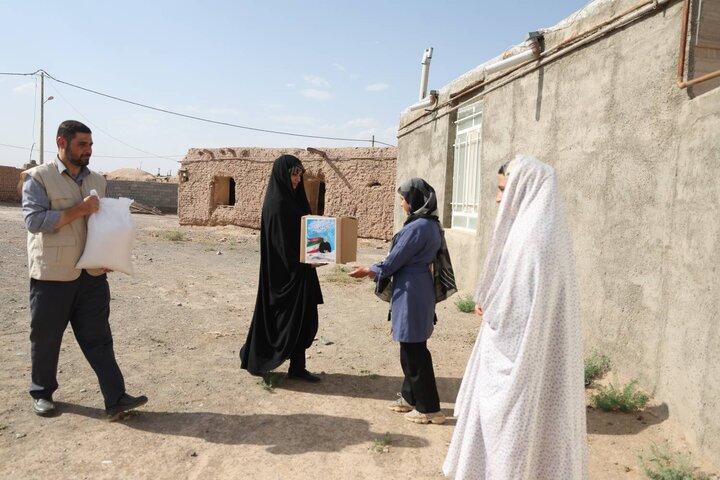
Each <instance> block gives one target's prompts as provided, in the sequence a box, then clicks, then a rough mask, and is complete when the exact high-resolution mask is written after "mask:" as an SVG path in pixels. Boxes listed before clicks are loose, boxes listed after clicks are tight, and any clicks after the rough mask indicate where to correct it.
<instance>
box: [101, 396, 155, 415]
mask: <svg viewBox="0 0 720 480" xmlns="http://www.w3.org/2000/svg"><path fill="white" fill-rule="evenodd" d="M147 401H148V399H147V397H146V396H145V395H140V396H139V397H133V396H131V395H128V394H127V393H123V394H122V397H120V400H118V402H117V403H116V404H115V405H112V406H110V407H107V408H106V409H105V413H107V414H108V416H109V417H114V416H116V415H119V414H121V413H125V412H128V411H130V410H132V409H134V408H137V407H140V406H142V405H145V404H146V403H147Z"/></svg>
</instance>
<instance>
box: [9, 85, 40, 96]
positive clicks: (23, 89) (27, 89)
mask: <svg viewBox="0 0 720 480" xmlns="http://www.w3.org/2000/svg"><path fill="white" fill-rule="evenodd" d="M13 92H15V93H17V94H20V95H27V94H29V93H34V92H35V82H30V83H23V84H22V85H18V86H17V87H15V88H13Z"/></svg>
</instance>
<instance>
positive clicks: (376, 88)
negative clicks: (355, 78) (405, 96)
mask: <svg viewBox="0 0 720 480" xmlns="http://www.w3.org/2000/svg"><path fill="white" fill-rule="evenodd" d="M388 88H390V86H389V85H388V84H387V83H372V84H370V85H367V86H366V87H365V91H367V92H382V91H383V90H387V89H388Z"/></svg>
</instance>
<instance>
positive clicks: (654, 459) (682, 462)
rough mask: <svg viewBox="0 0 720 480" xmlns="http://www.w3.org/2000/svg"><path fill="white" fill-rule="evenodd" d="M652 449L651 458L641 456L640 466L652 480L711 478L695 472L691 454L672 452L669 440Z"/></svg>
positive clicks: (703, 479) (652, 446)
mask: <svg viewBox="0 0 720 480" xmlns="http://www.w3.org/2000/svg"><path fill="white" fill-rule="evenodd" d="M650 451H651V453H652V456H651V457H650V458H647V459H645V458H643V457H642V456H641V457H640V466H641V467H642V470H643V472H644V473H645V476H646V477H647V478H649V479H651V480H709V477H708V476H707V475H705V474H703V473H699V474H695V469H694V468H693V466H692V461H691V460H690V455H686V454H682V453H680V452H671V451H670V446H669V445H668V444H667V442H666V443H665V444H663V445H662V446H658V445H656V444H653V445H651V446H650Z"/></svg>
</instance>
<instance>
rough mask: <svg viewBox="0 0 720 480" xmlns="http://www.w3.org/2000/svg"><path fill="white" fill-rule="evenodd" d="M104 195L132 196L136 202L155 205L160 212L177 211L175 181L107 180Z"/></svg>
mask: <svg viewBox="0 0 720 480" xmlns="http://www.w3.org/2000/svg"><path fill="white" fill-rule="evenodd" d="M105 195H106V196H108V197H113V198H118V197H125V198H132V199H133V200H135V201H136V202H138V203H142V204H143V205H147V206H149V207H155V208H157V209H159V210H160V211H162V212H165V213H177V204H178V185H177V183H158V182H137V181H131V180H108V181H107V191H106V192H105Z"/></svg>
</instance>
